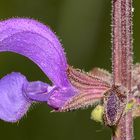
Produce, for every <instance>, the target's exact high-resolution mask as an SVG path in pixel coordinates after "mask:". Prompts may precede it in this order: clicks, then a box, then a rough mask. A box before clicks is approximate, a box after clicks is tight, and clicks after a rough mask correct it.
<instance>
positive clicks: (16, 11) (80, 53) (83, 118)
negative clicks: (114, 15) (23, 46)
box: [0, 0, 140, 140]
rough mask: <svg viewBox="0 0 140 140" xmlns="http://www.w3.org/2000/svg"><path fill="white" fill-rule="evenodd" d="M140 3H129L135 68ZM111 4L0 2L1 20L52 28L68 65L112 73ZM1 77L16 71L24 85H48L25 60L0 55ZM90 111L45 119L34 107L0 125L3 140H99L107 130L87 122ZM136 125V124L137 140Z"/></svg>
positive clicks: (139, 56)
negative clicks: (32, 22) (33, 82)
mask: <svg viewBox="0 0 140 140" xmlns="http://www.w3.org/2000/svg"><path fill="white" fill-rule="evenodd" d="M139 6H140V1H139V0H135V1H134V8H135V10H134V11H135V13H134V54H135V55H134V62H136V61H137V62H138V61H139V62H140V46H139V45H140V40H139V37H140V27H139V25H140V17H139V12H140V8H139ZM110 12H111V0H0V19H6V18H9V17H17V16H19V17H30V18H34V19H38V20H39V21H42V22H44V23H45V24H48V25H49V26H51V28H52V29H53V30H54V31H55V32H56V33H57V35H58V36H59V38H60V39H61V42H62V44H63V46H64V48H65V51H66V55H67V58H68V62H69V64H71V65H73V66H75V67H79V68H82V69H85V70H86V71H88V70H90V69H92V67H95V66H96V67H97V66H98V67H101V68H105V69H107V70H109V71H111V42H110V40H111V35H110V33H111V26H110V25H111V19H110V18H111V13H110ZM0 66H1V71H0V77H2V76H4V75H5V74H7V73H10V72H12V71H20V72H21V73H23V74H24V75H26V76H27V77H28V79H29V80H37V79H38V80H42V81H48V79H47V77H46V76H45V75H44V74H43V72H41V70H40V69H39V68H38V67H37V66H36V65H35V64H33V63H32V62H31V61H29V60H28V59H26V58H24V57H22V56H20V55H17V54H14V53H1V54H0ZM91 110H92V108H90V109H88V110H79V111H76V112H68V113H50V111H51V109H50V108H49V107H48V106H47V105H46V104H36V105H34V106H33V107H32V108H31V109H30V111H29V112H28V114H27V117H24V118H23V119H22V120H21V121H20V122H19V123H16V124H8V123H4V122H3V121H0V132H1V133H0V138H1V139H4V140H9V139H11V140H38V139H40V140H43V139H44V140H47V139H48V140H71V139H72V140H79V139H80V140H85V139H87V140H93V139H94V140H102V139H106V140H108V139H110V131H109V129H107V128H105V127H103V126H101V125H100V123H96V122H93V121H92V120H90V113H91ZM139 128H140V119H137V120H135V140H138V139H139V137H140V135H139Z"/></svg>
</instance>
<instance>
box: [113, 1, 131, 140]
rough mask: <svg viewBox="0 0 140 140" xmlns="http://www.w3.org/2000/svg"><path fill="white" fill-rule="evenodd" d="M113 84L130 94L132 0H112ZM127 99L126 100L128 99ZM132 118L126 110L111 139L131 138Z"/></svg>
mask: <svg viewBox="0 0 140 140" xmlns="http://www.w3.org/2000/svg"><path fill="white" fill-rule="evenodd" d="M112 59H113V60H112V71H113V84H114V85H118V84H119V85H122V86H124V87H125V88H126V89H127V90H128V91H130V92H129V93H128V94H127V99H128V100H129V96H130V94H131V79H132V78H131V77H132V73H131V71H132V0H112ZM128 100H127V101H128ZM132 139H133V119H132V114H131V113H130V112H128V113H127V114H125V115H124V116H123V117H122V118H121V119H120V122H119V124H118V125H117V128H116V130H115V132H114V133H113V136H112V140H132Z"/></svg>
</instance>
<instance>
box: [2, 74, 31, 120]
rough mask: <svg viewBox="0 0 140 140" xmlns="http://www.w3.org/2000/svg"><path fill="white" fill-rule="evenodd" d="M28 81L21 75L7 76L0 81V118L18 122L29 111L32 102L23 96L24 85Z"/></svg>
mask: <svg viewBox="0 0 140 140" xmlns="http://www.w3.org/2000/svg"><path fill="white" fill-rule="evenodd" d="M27 82H28V81H27V80H26V78H25V77H24V76H23V75H21V74H19V73H12V74H9V75H6V76H5V77H3V78H2V79H1V80H0V118H1V119H2V120H5V121H8V122H16V121H17V120H19V119H20V118H21V117H22V116H23V115H24V114H25V113H26V111H27V110H28V108H29V106H30V105H31V102H29V101H28V100H27V99H26V98H25V97H24V95H23V93H22V92H23V91H22V88H23V85H24V84H25V83H27Z"/></svg>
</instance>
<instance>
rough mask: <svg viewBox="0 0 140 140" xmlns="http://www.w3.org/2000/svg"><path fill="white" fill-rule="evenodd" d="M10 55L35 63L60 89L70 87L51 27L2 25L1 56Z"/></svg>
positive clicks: (27, 23)
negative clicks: (18, 55) (4, 53)
mask: <svg viewBox="0 0 140 140" xmlns="http://www.w3.org/2000/svg"><path fill="white" fill-rule="evenodd" d="M2 51H11V52H15V53H18V54H21V55H24V56H26V57H28V58H29V59H31V60H32V61H33V62H35V63H36V64H37V65H38V66H39V67H40V68H41V69H42V71H43V72H44V73H45V74H46V75H47V76H48V77H49V78H50V80H51V81H52V82H53V83H54V84H55V85H57V86H68V85H69V81H68V79H67V76H66V73H65V71H66V68H67V63H66V58H65V55H64V51H63V49H62V47H61V44H60V43H59V41H58V39H57V37H56V36H55V34H54V33H53V32H52V31H51V30H50V29H49V27H47V26H45V25H43V24H41V23H39V22H37V21H34V20H30V19H20V18H19V19H18V18H17V19H9V20H6V21H3V22H0V52H2Z"/></svg>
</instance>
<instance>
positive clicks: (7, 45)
mask: <svg viewBox="0 0 140 140" xmlns="http://www.w3.org/2000/svg"><path fill="white" fill-rule="evenodd" d="M4 51H8V52H15V53H18V54H21V55H23V56H25V57H27V58H29V59H30V60H32V61H33V62H34V63H36V64H37V65H38V66H39V67H40V68H41V70H42V71H43V72H44V73H45V74H46V75H47V76H48V78H49V79H50V80H51V81H52V85H48V84H46V83H43V82H40V81H34V82H29V81H28V80H27V79H26V77H25V76H23V75H21V74H20V73H11V74H8V75H6V76H5V77H3V78H2V79H1V80H0V118H1V119H2V120H5V121H9V122H16V121H18V120H19V119H20V118H21V117H22V116H23V115H24V114H25V113H26V111H27V110H28V108H29V106H30V105H31V104H32V102H47V104H48V105H49V106H51V107H52V108H53V109H55V110H56V111H68V110H73V109H77V108H81V107H82V108H83V107H85V106H88V105H92V104H93V103H95V102H96V101H99V100H100V98H101V97H103V93H104V91H105V90H107V89H108V88H110V83H109V82H107V81H110V77H111V76H110V74H108V73H107V72H104V71H101V70H96V71H95V70H94V72H91V73H90V74H87V73H81V72H80V71H79V70H75V69H73V68H72V67H70V66H68V64H67V61H66V57H65V53H64V50H63V48H62V45H61V43H60V42H59V40H58V38H57V37H56V35H55V34H54V33H53V32H52V31H51V29H50V28H49V27H47V26H45V25H43V24H41V23H39V22H37V21H35V20H31V19H21V18H14V19H9V20H5V21H2V22H0V52H4ZM94 73H96V75H97V76H94ZM103 76H104V77H106V79H107V78H108V80H107V81H106V80H103V79H102V78H101V77H103ZM89 95H90V96H89Z"/></svg>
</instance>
